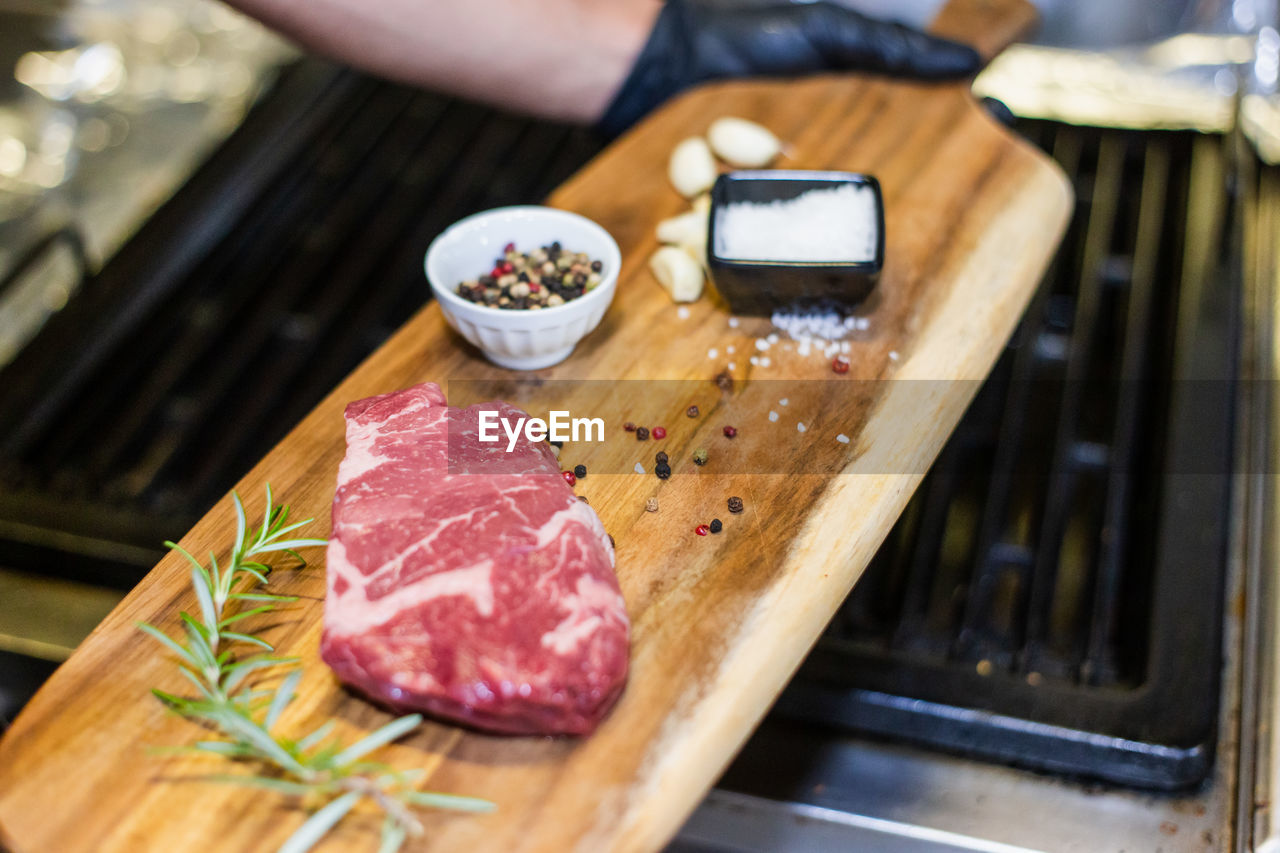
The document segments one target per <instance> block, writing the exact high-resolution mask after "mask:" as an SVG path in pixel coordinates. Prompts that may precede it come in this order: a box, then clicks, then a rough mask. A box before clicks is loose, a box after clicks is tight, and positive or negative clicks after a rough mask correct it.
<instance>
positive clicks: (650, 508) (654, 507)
mask: <svg viewBox="0 0 1280 853" xmlns="http://www.w3.org/2000/svg"><path fill="white" fill-rule="evenodd" d="M644 511H645V512H657V511H658V499H657V498H649V499H648V500H646V501H645V502H644Z"/></svg>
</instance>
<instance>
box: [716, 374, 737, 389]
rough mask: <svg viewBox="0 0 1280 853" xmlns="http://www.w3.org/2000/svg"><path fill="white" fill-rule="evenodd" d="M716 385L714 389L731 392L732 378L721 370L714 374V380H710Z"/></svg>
mask: <svg viewBox="0 0 1280 853" xmlns="http://www.w3.org/2000/svg"><path fill="white" fill-rule="evenodd" d="M712 381H713V382H715V383H716V387H717V388H719V389H720V390H721V391H732V390H733V377H732V376H730V375H729V371H727V370H722V371H720V372H719V373H717V374H716V378H715V379H714V380H712Z"/></svg>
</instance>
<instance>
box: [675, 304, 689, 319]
mask: <svg viewBox="0 0 1280 853" xmlns="http://www.w3.org/2000/svg"><path fill="white" fill-rule="evenodd" d="M676 316H677V317H679V318H680V319H681V320H688V319H689V309H688V307H687V306H684V305H681V306H680V307H679V308H677V309H676Z"/></svg>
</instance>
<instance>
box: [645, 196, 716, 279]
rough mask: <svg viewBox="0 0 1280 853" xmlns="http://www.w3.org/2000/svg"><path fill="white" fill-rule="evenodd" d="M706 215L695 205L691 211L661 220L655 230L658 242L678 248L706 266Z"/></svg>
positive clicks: (704, 211)
mask: <svg viewBox="0 0 1280 853" xmlns="http://www.w3.org/2000/svg"><path fill="white" fill-rule="evenodd" d="M707 213H708V211H707V210H705V209H704V210H698V208H697V206H696V205H695V206H694V209H693V210H690V211H687V212H685V213H682V214H680V215H679V216H673V217H671V218H670V219H664V220H662V221H661V222H659V223H658V228H657V235H658V241H659V242H661V243H667V244H669V245H673V246H679V247H680V248H681V249H684V250H685V251H686V252H688V253H689V255H690V257H692V258H693V259H694V260H696V261H697V262H698V263H700V264H702V265H703V266H706V263H707V225H708V216H707Z"/></svg>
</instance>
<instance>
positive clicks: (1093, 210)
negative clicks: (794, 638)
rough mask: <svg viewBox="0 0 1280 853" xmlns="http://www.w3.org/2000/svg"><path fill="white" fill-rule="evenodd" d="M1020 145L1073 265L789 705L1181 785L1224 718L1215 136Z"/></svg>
mask: <svg viewBox="0 0 1280 853" xmlns="http://www.w3.org/2000/svg"><path fill="white" fill-rule="evenodd" d="M1026 129H1027V130H1028V131H1029V132H1030V133H1031V134H1032V135H1033V137H1034V138H1035V139H1036V141H1037V142H1038V143H1040V144H1041V145H1042V146H1043V147H1045V148H1046V150H1049V151H1051V152H1053V154H1054V156H1055V157H1056V158H1057V159H1058V161H1059V162H1060V163H1061V164H1062V165H1063V166H1064V168H1065V169H1066V171H1067V172H1068V173H1069V174H1071V175H1074V176H1075V178H1076V181H1077V183H1076V190H1077V193H1078V197H1079V200H1080V201H1079V206H1078V207H1079V209H1078V211H1077V215H1076V217H1075V219H1074V220H1073V222H1072V225H1071V227H1070V230H1069V232H1068V235H1067V238H1066V240H1065V241H1064V244H1063V248H1062V250H1061V251H1060V252H1059V256H1058V258H1057V259H1056V261H1055V263H1054V266H1053V268H1052V269H1051V271H1050V274H1049V276H1048V277H1047V279H1046V281H1045V283H1044V285H1043V287H1042V289H1041V292H1040V293H1039V295H1038V297H1037V299H1036V301H1035V303H1034V304H1033V306H1032V309H1031V311H1030V312H1029V314H1028V319H1027V320H1026V321H1025V322H1024V324H1023V327H1022V329H1021V330H1020V332H1019V335H1018V338H1017V340H1016V341H1015V343H1014V345H1013V346H1011V347H1010V349H1009V351H1007V352H1006V354H1005V356H1004V357H1003V358H1002V360H1001V361H1000V362H999V364H998V366H997V367H996V369H995V371H994V373H993V375H992V377H991V379H990V380H989V381H988V382H987V383H986V384H985V385H984V387H983V389H982V390H981V392H980V393H979V395H978V396H977V398H976V399H975V401H974V403H973V405H972V406H971V408H970V410H969V412H968V413H966V416H965V418H964V419H963V421H962V422H961V425H960V427H959V428H958V430H957V432H956V434H955V435H954V436H953V438H952V439H951V441H950V442H949V443H948V445H947V446H946V448H945V449H944V450H943V452H942V454H941V456H940V458H939V460H938V462H937V464H936V465H935V466H934V469H933V471H932V472H931V473H930V475H929V476H928V477H927V478H926V480H925V481H924V483H923V484H922V485H921V488H920V490H919V492H918V493H917V495H916V496H915V498H914V499H913V500H912V502H911V504H910V505H909V506H908V508H907V511H906V512H905V513H904V515H903V518H902V519H901V520H900V522H899V523H898V524H897V526H896V527H895V528H894V529H893V531H892V532H891V533H890V534H889V537H888V539H887V541H886V543H885V545H884V546H883V547H882V549H881V550H880V552H879V553H878V555H877V556H876V558H875V559H874V561H873V563H872V565H871V567H870V568H869V569H868V571H867V573H866V575H865V576H864V577H863V579H862V580H861V581H860V582H859V584H858V586H857V587H856V588H855V589H854V591H853V593H852V594H851V595H850V597H849V599H848V601H847V602H846V603H845V605H844V606H843V608H842V610H841V611H840V613H839V615H838V616H837V617H836V619H835V620H834V621H833V623H832V624H831V626H830V628H829V629H828V631H827V633H826V636H825V637H824V638H823V640H822V641H820V643H819V646H818V648H817V650H816V651H815V653H814V654H813V655H812V657H811V658H810V660H809V661H808V662H807V664H806V666H805V668H804V669H803V670H802V672H801V676H800V677H799V678H798V679H797V680H796V682H795V683H794V684H793V685H792V686H791V688H790V689H789V691H788V693H787V695H786V696H785V697H784V700H783V702H782V703H781V706H780V707H781V708H782V710H783V712H784V713H786V714H792V715H800V716H803V717H805V718H808V719H819V720H823V721H826V722H834V723H839V724H846V725H851V726H853V727H855V728H860V729H863V730H867V731H871V732H874V733H879V734H884V735H891V736H897V737H905V738H908V739H914V740H919V741H925V742H928V743H931V744H934V745H938V746H943V747H946V748H950V749H954V750H959V751H963V752H970V753H977V754H981V755H985V756H990V757H996V758H1000V759H1004V760H1010V761H1016V762H1018V763H1021V764H1025V765H1030V766H1035V767H1041V768H1048V769H1053V770H1059V771H1068V772H1074V773H1081V774H1087V775H1091V776H1095V777H1101V778H1104V779H1109V780H1112V781H1118V782H1124V783H1129V784H1137V785H1144V786H1151V787H1157V788H1172V787H1178V786H1183V785H1188V784H1192V783H1194V782H1198V781H1200V780H1201V779H1202V778H1204V776H1205V774H1206V773H1207V772H1208V769H1209V767H1210V766H1211V758H1212V756H1211V753H1210V744H1211V742H1212V733H1213V731H1214V722H1215V719H1216V710H1217V666H1218V656H1219V655H1218V649H1219V645H1220V612H1221V609H1220V599H1221V595H1222V587H1221V583H1222V575H1223V571H1224V566H1225V536H1226V519H1227V485H1228V478H1229V471H1230V468H1229V461H1228V460H1229V444H1230V436H1231V429H1232V420H1231V391H1230V388H1231V383H1230V379H1231V377H1232V372H1233V369H1234V359H1233V348H1232V347H1233V341H1234V323H1235V319H1234V315H1235V310H1236V309H1235V304H1234V303H1235V301H1236V300H1237V299H1238V298H1239V297H1238V294H1239V288H1238V287H1231V286H1223V285H1226V284H1228V283H1229V282H1226V281H1221V277H1220V276H1219V275H1218V273H1219V270H1217V269H1215V268H1214V266H1213V263H1214V262H1216V260H1217V255H1216V253H1217V252H1219V251H1220V250H1221V249H1222V248H1223V247H1225V246H1227V245H1228V244H1229V242H1230V241H1229V240H1227V239H1225V236H1226V234H1227V232H1228V229H1229V227H1230V223H1229V222H1228V221H1227V213H1228V208H1227V205H1226V203H1225V202H1226V189H1225V183H1224V181H1223V175H1224V174H1225V172H1224V162H1223V160H1224V150H1225V142H1224V141H1223V140H1218V139H1213V138H1209V137H1195V136H1191V135H1185V134H1171V133H1163V134H1148V135H1133V134H1126V133H1122V132H1118V131H1097V130H1085V129H1080V128H1068V127H1063V126H1053V125H1028V126H1027V128H1026ZM1223 254H1224V256H1225V254H1226V253H1225V251H1224V252H1223ZM1219 282H1221V283H1220V284H1219ZM1211 283H1214V284H1218V285H1219V286H1213V287H1211V286H1208V285H1210V284H1211ZM993 715H999V716H998V717H996V716H993Z"/></svg>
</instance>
